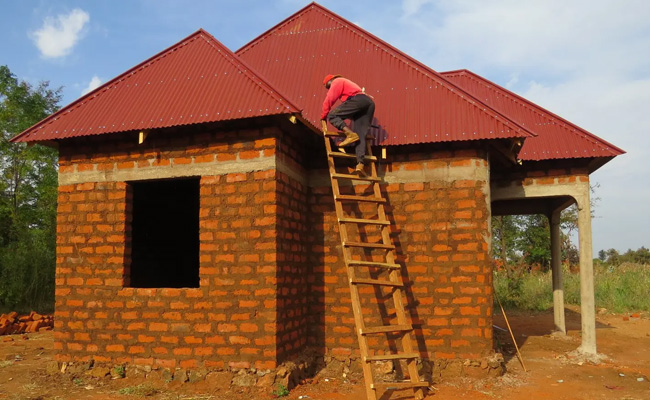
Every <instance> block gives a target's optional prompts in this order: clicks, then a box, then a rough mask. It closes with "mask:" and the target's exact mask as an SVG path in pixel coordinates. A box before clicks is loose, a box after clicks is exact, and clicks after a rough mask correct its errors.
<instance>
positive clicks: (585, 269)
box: [576, 187, 597, 355]
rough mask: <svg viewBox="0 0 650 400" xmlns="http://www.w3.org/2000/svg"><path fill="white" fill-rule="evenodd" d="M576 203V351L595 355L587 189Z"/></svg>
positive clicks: (594, 305)
mask: <svg viewBox="0 0 650 400" xmlns="http://www.w3.org/2000/svg"><path fill="white" fill-rule="evenodd" d="M576 200H577V202H578V238H579V244H580V314H581V315H582V318H581V320H582V344H581V345H580V347H579V348H578V351H580V352H582V353H585V354H590V355H596V354H597V352H596V301H595V298H594V261H593V248H592V243H591V240H592V238H591V205H590V204H589V187H587V188H586V190H585V192H584V193H583V195H582V196H580V197H578V198H576Z"/></svg>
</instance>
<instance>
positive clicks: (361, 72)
mask: <svg viewBox="0 0 650 400" xmlns="http://www.w3.org/2000/svg"><path fill="white" fill-rule="evenodd" d="M236 54H237V55H238V56H240V57H241V58H243V59H244V60H245V61H246V62H248V63H249V64H250V65H252V66H253V67H254V68H255V69H256V70H257V71H259V72H260V73H261V74H262V75H264V76H265V77H266V78H267V79H268V80H269V82H272V83H273V85H274V86H275V87H276V88H278V89H280V90H281V91H282V92H283V93H286V94H287V95H288V96H289V97H290V98H291V99H293V100H294V101H295V102H296V104H299V105H300V106H301V108H303V117H305V118H306V119H307V120H308V121H310V122H311V123H312V124H314V126H316V127H319V126H320V123H319V120H320V112H321V106H322V102H323V99H324V97H325V94H326V91H325V89H324V88H323V85H322V81H323V77H324V76H325V75H327V74H342V75H343V76H345V77H347V78H349V79H351V80H353V81H355V82H356V83H358V84H359V85H361V86H364V87H365V89H366V93H368V94H370V95H372V96H373V97H374V99H375V102H376V105H377V108H376V112H375V121H374V124H376V125H379V126H380V132H379V135H378V136H379V142H380V143H381V144H383V145H402V144H412V143H424V142H446V141H460V140H474V139H496V138H512V137H529V136H531V134H530V132H528V131H527V130H526V129H525V128H522V127H520V126H519V125H517V124H516V123H514V122H513V121H511V120H510V119H508V118H507V117H506V116H504V115H502V114H500V113H498V112H496V111H494V110H492V109H491V108H489V107H488V106H486V105H485V104H483V103H481V102H480V101H478V100H477V99H475V98H474V97H472V96H471V95H469V94H468V93H466V92H465V91H463V90H462V89H460V88H458V87H457V86H455V85H454V84H453V83H450V82H448V81H446V80H445V79H444V78H443V77H441V76H440V75H439V74H438V73H437V72H435V71H433V70H432V69H430V68H429V67H427V66H425V65H423V64H421V63H419V62H418V61H416V60H414V59H413V58H411V57H409V56H407V55H405V54H404V53H402V52H400V51H399V50H397V49H395V48H394V47H392V46H390V45H389V44H387V43H385V42H383V41H382V40H380V39H378V38H376V37H375V36H373V35H371V34H370V33H368V32H366V31H365V30H363V29H361V28H360V27H358V26H356V25H354V24H352V23H350V22H348V21H346V20H345V19H343V18H341V17H339V16H338V15H336V14H334V13H332V12H331V11H329V10H327V9H325V8H323V7H322V6H320V5H318V4H315V3H312V4H310V5H308V6H306V7H305V8H303V9H302V10H300V11H298V12H297V13H296V14H294V15H293V16H291V17H289V18H287V19H286V20H284V21H283V22H281V23H280V24H278V25H276V26H275V27H274V28H271V29H270V30H269V31H267V32H265V33H263V34H262V35H261V36H259V37H258V38H257V39H255V40H253V41H252V42H250V43H249V44H247V45H245V46H244V47H242V48H241V49H240V50H238V51H237V52H236Z"/></svg>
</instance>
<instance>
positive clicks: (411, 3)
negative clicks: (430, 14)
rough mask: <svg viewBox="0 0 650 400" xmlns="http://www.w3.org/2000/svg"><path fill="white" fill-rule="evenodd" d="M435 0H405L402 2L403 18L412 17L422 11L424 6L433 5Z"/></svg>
mask: <svg viewBox="0 0 650 400" xmlns="http://www.w3.org/2000/svg"><path fill="white" fill-rule="evenodd" d="M433 1H434V0H404V1H403V2H402V11H403V12H404V14H403V17H410V16H411V15H413V14H416V13H418V12H419V11H420V9H421V8H422V6H424V5H426V4H430V3H433Z"/></svg>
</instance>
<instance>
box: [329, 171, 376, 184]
mask: <svg viewBox="0 0 650 400" xmlns="http://www.w3.org/2000/svg"><path fill="white" fill-rule="evenodd" d="M332 178H333V179H349V180H352V181H368V182H381V178H378V177H376V176H367V175H366V176H362V175H355V174H340V173H335V174H332Z"/></svg>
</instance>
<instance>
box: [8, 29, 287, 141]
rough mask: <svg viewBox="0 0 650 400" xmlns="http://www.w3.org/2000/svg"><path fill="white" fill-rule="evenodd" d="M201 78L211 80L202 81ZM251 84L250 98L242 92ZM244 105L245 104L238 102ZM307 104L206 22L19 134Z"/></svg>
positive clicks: (40, 135) (199, 119)
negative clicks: (225, 93)
mask: <svg viewBox="0 0 650 400" xmlns="http://www.w3.org/2000/svg"><path fill="white" fill-rule="evenodd" d="M228 73H230V75H229V79H231V80H233V81H235V82H230V83H229V84H228V85H227V88H228V89H229V90H230V92H231V93H228V96H224V97H226V99H223V101H219V98H216V97H215V94H216V93H217V92H219V91H220V90H224V89H226V87H225V86H224V84H223V83H222V81H223V80H225V78H223V77H222V75H228ZM199 80H203V81H202V82H200V84H199ZM243 92H245V93H246V95H247V96H249V98H247V99H241V98H237V94H238V93H243ZM172 94H173V95H172ZM179 94H182V95H179ZM244 100H250V102H248V103H247V102H246V101H244ZM226 101H229V102H230V103H226ZM237 107H239V109H238V110H237V111H235V110H233V109H230V108H237ZM247 108H248V110H246V109H247ZM299 112H300V109H299V108H298V107H296V106H295V104H294V103H293V102H292V101H291V100H289V99H288V98H287V97H286V96H284V95H282V94H281V93H280V92H279V91H278V90H277V89H275V88H274V87H273V86H272V85H271V84H270V83H269V82H268V81H267V80H266V79H264V78H263V77H262V76H261V75H260V74H258V73H257V72H255V70H254V69H253V68H251V67H250V66H249V65H248V64H247V63H246V62H244V61H243V60H242V59H240V58H239V57H238V56H237V55H236V54H235V53H233V52H232V51H231V50H230V49H228V48H227V47H226V46H224V45H223V44H222V43H221V42H219V41H218V40H217V39H216V38H214V37H213V36H212V35H211V34H210V33H208V32H207V31H205V30H204V29H203V28H200V29H198V30H197V31H195V32H194V33H192V34H190V35H189V36H187V37H185V38H184V39H182V40H181V41H179V42H178V43H176V44H174V45H172V46H170V47H168V48H166V49H164V50H162V51H161V52H159V53H157V54H155V55H153V56H152V57H149V58H147V59H146V60H145V61H143V62H141V63H139V64H137V65H136V66H134V67H132V68H130V69H128V70H127V71H125V72H124V73H122V74H120V75H118V76H117V77H115V78H113V79H111V80H109V81H108V82H106V83H104V84H103V85H101V86H100V87H98V88H97V89H95V90H93V91H91V92H89V93H87V94H86V95H84V96H82V97H80V98H79V99H77V100H75V101H73V102H72V103H70V104H69V105H67V106H65V107H63V108H62V109H61V110H59V111H58V112H56V113H54V114H52V115H50V116H49V117H47V118H45V119H43V120H42V121H40V122H38V123H37V124H35V125H33V126H32V127H30V128H28V129H26V130H25V131H23V132H22V133H20V134H18V135H16V136H15V137H14V138H12V139H11V141H12V142H30V141H46V140H55V139H64V138H69V137H77V136H87V135H97V134H104V133H115V132H123V131H129V130H137V129H153V128H161V127H168V126H176V125H189V124H194V123H203V122H214V121H220V120H226V119H237V118H248V117H255V116H261V115H271V114H278V113H299ZM195 114H198V115H195ZM136 121H137V122H136Z"/></svg>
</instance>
